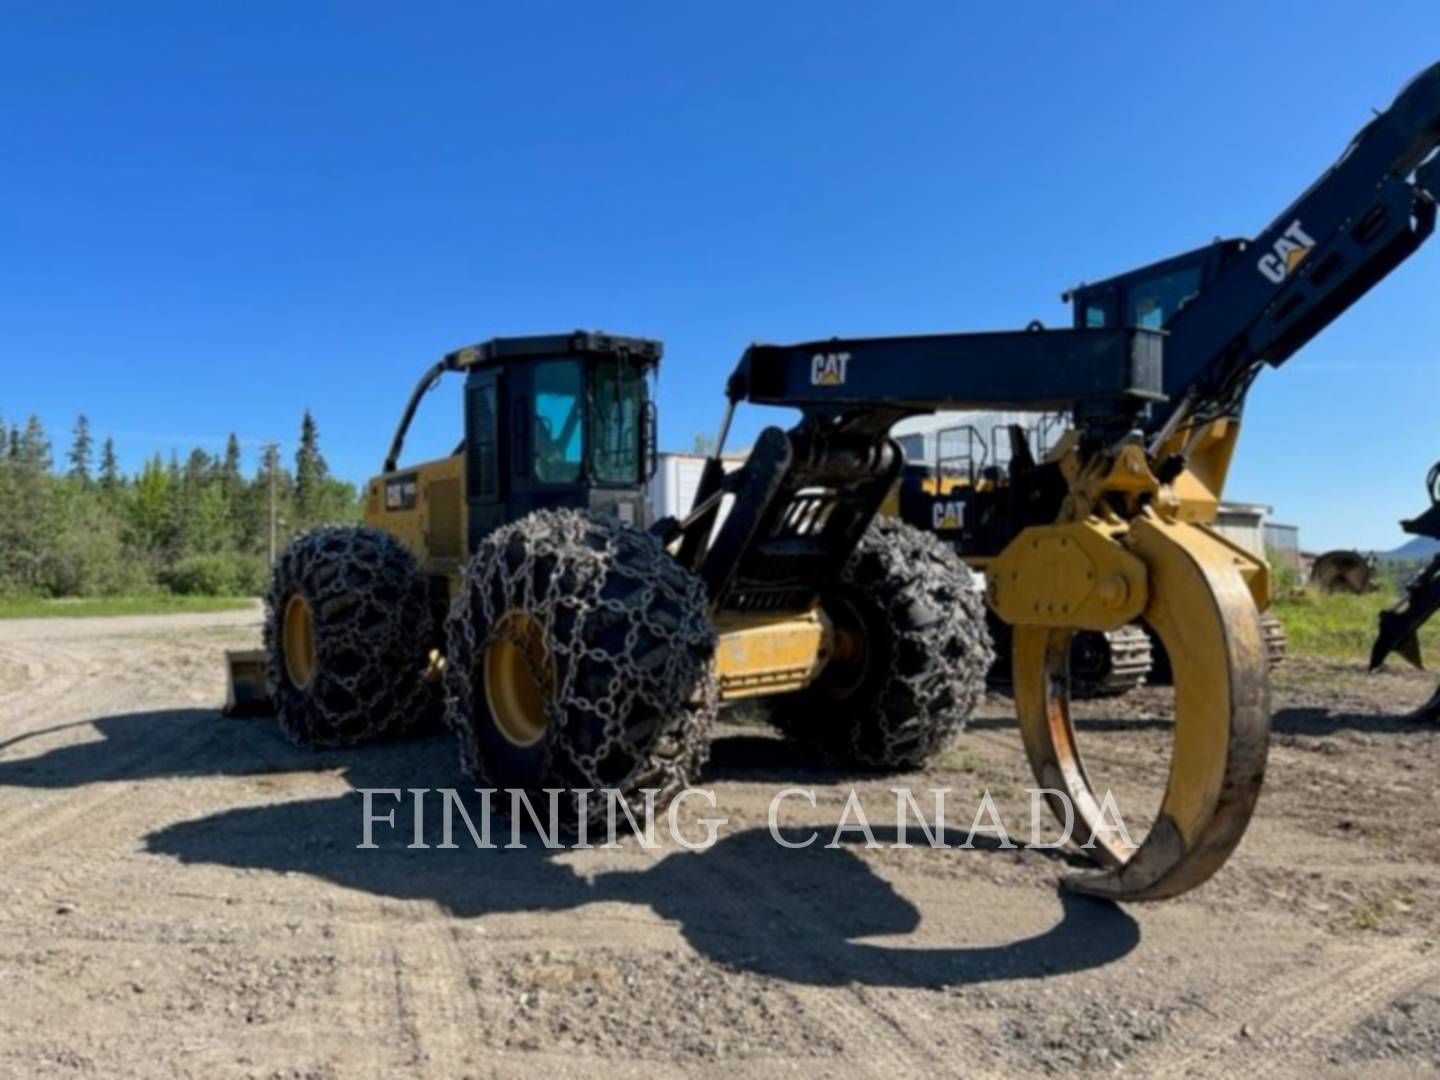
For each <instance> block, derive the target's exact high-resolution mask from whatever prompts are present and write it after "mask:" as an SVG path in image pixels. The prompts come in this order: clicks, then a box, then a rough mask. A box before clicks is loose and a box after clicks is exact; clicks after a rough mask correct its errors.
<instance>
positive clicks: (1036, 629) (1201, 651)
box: [1014, 516, 1270, 900]
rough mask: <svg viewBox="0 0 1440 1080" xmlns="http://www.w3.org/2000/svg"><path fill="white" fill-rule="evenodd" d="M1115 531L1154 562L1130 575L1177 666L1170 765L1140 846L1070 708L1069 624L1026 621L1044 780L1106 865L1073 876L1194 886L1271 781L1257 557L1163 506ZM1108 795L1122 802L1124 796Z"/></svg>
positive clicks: (1026, 676) (1158, 889)
mask: <svg viewBox="0 0 1440 1080" xmlns="http://www.w3.org/2000/svg"><path fill="white" fill-rule="evenodd" d="M1023 536H1024V534H1022V541H1023ZM1018 542H1020V541H1017V543H1018ZM1116 543H1117V544H1119V545H1120V546H1122V547H1123V548H1124V549H1125V551H1127V552H1128V553H1129V555H1131V556H1135V557H1137V558H1138V559H1139V561H1140V562H1141V563H1143V564H1144V580H1143V584H1140V583H1138V582H1134V581H1133V579H1131V582H1130V584H1129V585H1128V586H1127V588H1128V589H1129V590H1130V591H1131V592H1132V594H1133V590H1134V588H1135V586H1136V585H1137V584H1139V585H1140V587H1141V588H1143V589H1144V592H1145V606H1144V610H1143V613H1142V617H1143V618H1144V621H1145V622H1146V624H1147V625H1148V626H1149V627H1150V628H1151V629H1152V630H1153V631H1154V632H1155V633H1156V635H1157V636H1158V637H1159V638H1160V641H1161V643H1162V644H1163V645H1164V646H1165V648H1166V651H1167V652H1168V653H1169V655H1170V657H1171V658H1172V663H1173V665H1174V674H1175V735H1174V747H1173V751H1172V756H1171V760H1170V772H1169V779H1168V782H1167V786H1166V790H1165V795H1164V800H1163V802H1162V804H1161V808H1160V811H1159V813H1158V814H1157V815H1156V817H1155V823H1154V825H1153V826H1152V827H1151V829H1150V831H1149V833H1148V835H1146V837H1145V838H1144V840H1143V841H1142V842H1141V843H1140V844H1139V845H1138V846H1137V847H1130V846H1128V845H1126V844H1125V843H1124V842H1123V841H1122V840H1121V839H1119V838H1118V833H1117V832H1116V830H1115V829H1114V825H1115V822H1114V820H1113V816H1107V812H1106V807H1107V799H1106V798H1105V797H1102V796H1101V795H1099V794H1098V793H1097V790H1096V788H1095V787H1094V786H1093V785H1092V783H1091V780H1090V776H1089V774H1088V773H1087V771H1086V768H1085V764H1084V761H1083V760H1082V758H1081V756H1080V751H1079V747H1078V745H1077V741H1076V737H1075V727H1074V725H1073V723H1072V722H1071V718H1070V695H1069V655H1070V637H1071V635H1072V633H1074V629H1073V628H1072V627H1067V626H1063V625H1055V624H1053V623H1052V625H1049V626H1039V625H1020V626H1016V628H1015V645H1014V649H1015V652H1014V666H1015V703H1016V706H1017V710H1018V713H1019V718H1020V727H1021V734H1022V736H1023V738H1024V742H1025V750H1026V753H1027V755H1028V756H1029V758H1030V764H1031V767H1032V769H1033V771H1034V773H1035V776H1036V778H1037V779H1038V780H1039V782H1040V786H1041V787H1043V788H1046V789H1050V790H1053V791H1057V792H1061V793H1063V795H1064V796H1066V797H1068V803H1069V806H1068V807H1066V806H1065V805H1064V802H1065V800H1064V799H1062V798H1060V797H1057V796H1054V795H1050V796H1047V797H1048V798H1049V799H1050V800H1051V803H1052V808H1053V809H1054V810H1055V811H1056V813H1057V815H1058V816H1060V817H1061V819H1062V820H1070V821H1073V823H1074V832H1073V834H1072V835H1073V836H1074V837H1075V839H1076V841H1077V842H1078V843H1080V844H1081V845H1082V846H1085V845H1087V844H1088V845H1090V846H1089V847H1088V848H1087V850H1088V851H1089V853H1090V854H1091V856H1092V857H1093V858H1094V859H1095V860H1096V861H1097V862H1099V863H1100V864H1101V865H1102V867H1103V869H1101V870H1098V871H1094V872H1089V873H1085V874H1081V875H1078V876H1075V877H1072V878H1070V879H1068V880H1067V881H1066V883H1065V884H1066V885H1067V887H1069V888H1070V889H1072V890H1074V891H1077V892H1081V893H1086V894H1089V895H1092V896H1100V897H1105V898H1107V899H1112V900H1160V899H1165V898H1167V897H1172V896H1178V895H1179V894H1181V893H1183V892H1186V891H1188V890H1190V889H1193V888H1194V887H1195V886H1197V885H1199V884H1201V883H1202V882H1204V881H1205V880H1206V879H1208V878H1209V877H1210V876H1211V875H1212V874H1214V873H1215V872H1216V871H1217V870H1218V869H1219V868H1220V867H1221V866H1222V865H1223V864H1224V862H1225V860H1226V859H1227V858H1229V856H1230V853H1231V852H1232V851H1233V850H1234V849H1235V846H1236V845H1237V844H1238V843H1239V842H1240V838H1241V837H1242V836H1243V835H1244V833H1245V828H1246V826H1247V825H1248V824H1249V822H1250V816H1251V814H1252V813H1253V812H1254V809H1255V804H1256V800H1257V799H1258V797H1259V794H1260V786H1261V782H1262V780H1263V778H1264V774H1265V759H1266V754H1267V749H1268V744H1269V733H1270V710H1269V689H1268V682H1267V678H1266V659H1265V650H1264V644H1263V641H1262V635H1261V627H1260V615H1259V610H1258V607H1257V603H1256V596H1255V594H1254V591H1253V587H1254V586H1255V581H1256V579H1255V576H1254V573H1255V566H1254V564H1253V563H1246V562H1245V560H1244V557H1243V556H1242V555H1241V553H1239V552H1237V550H1236V549H1235V548H1233V547H1232V546H1231V545H1229V544H1227V543H1225V541H1223V540H1222V539H1221V538H1220V537H1218V536H1216V535H1215V534H1213V533H1211V532H1209V531H1208V530H1206V529H1205V528H1203V527H1200V526H1196V525H1192V524H1187V523H1183V522H1167V521H1163V520H1160V519H1158V518H1155V517H1153V516H1144V517H1140V518H1137V519H1136V520H1134V521H1133V522H1131V525H1130V529H1129V531H1128V535H1125V536H1124V537H1123V538H1117V540H1116ZM1072 546H1073V545H1072ZM1260 573H1261V575H1262V577H1261V578H1260V580H1261V581H1262V582H1263V570H1261V571H1260ZM1263 588H1264V587H1263V584H1262V586H1261V590H1262V591H1263ZM1117 594H1118V590H1117ZM1108 805H1109V806H1110V807H1111V808H1112V811H1111V814H1112V815H1113V812H1114V811H1118V810H1119V807H1118V806H1116V805H1115V804H1114V803H1113V802H1109V803H1108ZM1072 813H1073V817H1071V814H1072Z"/></svg>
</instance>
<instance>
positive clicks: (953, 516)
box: [931, 501, 965, 532]
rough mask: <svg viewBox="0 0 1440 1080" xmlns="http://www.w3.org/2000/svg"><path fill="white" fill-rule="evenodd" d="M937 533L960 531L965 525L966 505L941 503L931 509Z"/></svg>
mask: <svg viewBox="0 0 1440 1080" xmlns="http://www.w3.org/2000/svg"><path fill="white" fill-rule="evenodd" d="M931 516H932V519H933V525H934V528H935V531H936V532H942V531H945V530H948V529H959V528H962V527H963V526H964V524H965V504H964V503H962V502H939V501H937V502H936V503H935V505H934V506H933V507H932V508H931Z"/></svg>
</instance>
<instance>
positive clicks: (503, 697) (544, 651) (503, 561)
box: [445, 510, 718, 827]
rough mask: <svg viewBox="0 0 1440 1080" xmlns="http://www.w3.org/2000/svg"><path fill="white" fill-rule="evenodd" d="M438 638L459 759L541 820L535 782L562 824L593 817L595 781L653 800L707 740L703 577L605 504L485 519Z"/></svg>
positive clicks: (687, 773) (670, 790)
mask: <svg viewBox="0 0 1440 1080" xmlns="http://www.w3.org/2000/svg"><path fill="white" fill-rule="evenodd" d="M446 642H447V645H446V649H447V651H446V665H445V690H446V695H445V696H446V718H447V720H448V721H449V723H450V725H451V726H452V727H453V728H454V729H455V731H456V732H457V734H458V735H459V738H460V747H461V761H462V764H463V765H464V766H465V768H466V770H467V771H468V772H470V773H471V774H472V775H474V776H476V777H477V778H478V779H480V780H481V781H482V782H483V783H484V784H485V785H486V786H490V787H495V788H500V789H512V790H514V789H519V790H523V791H524V792H526V796H527V798H528V799H529V800H530V804H531V806H532V807H533V808H534V809H535V811H536V812H537V813H538V814H539V815H540V816H541V819H542V820H544V818H545V815H546V809H545V808H546V807H548V806H549V805H550V803H549V796H548V795H547V794H545V790H546V789H556V788H559V789H561V791H562V792H563V793H564V794H562V795H561V796H560V803H559V813H560V821H559V822H558V823H556V824H561V825H564V826H566V827H569V826H572V825H574V824H575V823H576V822H577V821H578V820H579V819H580V818H581V817H582V816H583V817H584V818H585V819H586V820H587V821H591V822H595V821H599V820H601V819H602V818H603V815H604V812H605V808H606V807H605V803H606V799H607V798H608V796H605V795H603V794H602V792H605V791H618V792H619V793H620V797H621V798H623V799H624V800H625V802H626V803H627V805H629V806H630V807H631V808H632V811H639V810H642V809H643V806H644V801H645V794H644V793H645V792H646V791H658V794H656V796H655V806H656V808H657V809H658V808H660V807H663V806H664V805H666V804H667V803H668V802H669V801H670V800H671V799H672V798H673V797H674V796H675V795H676V794H677V793H678V792H679V791H681V790H682V789H684V788H685V787H686V786H687V785H688V784H690V783H691V782H692V781H693V780H694V779H695V778H696V776H697V775H698V773H699V771H700V768H701V766H702V765H703V764H704V761H705V759H706V757H707V755H708V753H709V736H710V727H711V725H712V723H713V721H714V718H715V713H716V710H717V707H718V706H717V701H718V694H717V688H716V684H715V680H714V677H713V674H712V672H711V660H712V657H713V655H714V651H715V635H714V632H713V631H712V630H711V627H710V620H709V614H708V604H707V602H706V597H705V588H704V585H703V584H702V583H701V582H700V580H699V578H697V577H695V576H694V575H693V574H690V573H688V572H687V571H685V570H684V569H682V568H681V567H680V566H679V564H677V563H676V562H675V561H674V560H673V559H671V558H670V556H669V555H667V554H666V553H665V550H664V549H663V548H662V547H661V546H660V543H659V541H658V540H656V539H655V538H654V537H653V536H651V535H649V534H648V533H644V532H641V531H639V530H637V529H634V528H631V527H629V526H626V525H623V524H621V523H620V522H619V521H618V520H616V519H614V518H610V517H606V516H601V515H596V514H590V513H586V512H582V511H577V510H545V511H539V512H536V513H533V514H530V515H528V516H527V517H524V518H522V519H520V520H519V521H517V522H513V523H512V524H510V525H507V526H504V527H503V528H500V529H497V530H496V531H495V532H493V533H491V534H490V535H489V536H487V537H486V538H485V540H484V541H483V542H482V543H481V544H480V546H479V548H478V549H477V550H476V552H475V554H474V556H473V557H472V558H471V560H470V562H469V564H468V565H467V566H466V568H465V573H464V576H463V580H462V584H461V590H460V593H459V595H458V596H457V597H456V599H455V602H454V604H453V605H452V606H451V609H450V616H449V618H448V619H447V621H446ZM587 790H588V791H589V792H590V794H588V795H587V796H585V797H584V798H583V800H582V799H581V798H580V797H579V796H577V795H576V794H575V793H577V792H580V791H587ZM508 806H509V802H508V799H506V800H504V801H502V804H501V806H500V808H501V809H505V808H508ZM637 820H639V818H638V816H637Z"/></svg>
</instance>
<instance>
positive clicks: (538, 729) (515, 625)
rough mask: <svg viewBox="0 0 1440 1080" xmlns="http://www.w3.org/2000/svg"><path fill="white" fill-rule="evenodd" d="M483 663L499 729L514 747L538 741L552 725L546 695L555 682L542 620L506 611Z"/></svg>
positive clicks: (529, 744)
mask: <svg viewBox="0 0 1440 1080" xmlns="http://www.w3.org/2000/svg"><path fill="white" fill-rule="evenodd" d="M482 663H483V665H484V672H485V700H486V702H487V703H488V704H489V706H490V715H491V717H492V718H493V719H494V721H495V728H496V730H497V731H499V732H500V734H501V735H502V736H503V737H504V738H505V740H506V741H507V742H510V743H512V744H513V745H515V746H519V747H526V746H534V745H535V744H536V743H538V742H539V741H540V740H541V739H543V738H544V737H545V731H546V729H547V728H548V727H549V726H550V719H549V717H548V716H547V715H546V712H545V699H546V697H547V696H548V692H549V689H550V687H551V686H552V685H553V684H554V673H553V670H552V667H551V662H550V650H549V649H548V648H547V647H546V645H545V627H544V625H543V624H542V623H541V622H540V621H539V620H538V619H535V618H534V617H533V616H531V615H528V614H527V613H525V612H523V611H510V612H507V613H506V614H505V616H504V617H502V618H501V620H500V622H499V624H498V625H497V626H496V628H495V638H494V640H493V641H491V642H490V644H489V645H487V646H486V647H485V654H484V657H483V660H482Z"/></svg>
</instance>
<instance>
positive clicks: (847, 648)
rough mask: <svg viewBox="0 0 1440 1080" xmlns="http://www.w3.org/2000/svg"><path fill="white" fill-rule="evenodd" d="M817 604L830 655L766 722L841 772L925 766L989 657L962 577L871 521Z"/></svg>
mask: <svg viewBox="0 0 1440 1080" xmlns="http://www.w3.org/2000/svg"><path fill="white" fill-rule="evenodd" d="M820 604H821V607H822V608H824V609H825V612H826V614H827V615H828V616H829V617H830V619H831V622H832V623H833V624H834V626H835V631H836V653H837V655H836V657H835V658H834V659H832V660H831V662H830V664H829V665H828V666H827V667H826V669H825V671H824V672H822V673H821V676H820V678H819V679H818V680H817V681H816V682H814V683H812V684H811V685H810V686H808V687H806V688H805V689H804V690H802V691H799V692H798V693H795V694H786V695H784V696H782V697H777V698H774V699H772V700H771V702H770V719H771V722H772V723H774V724H775V726H776V727H778V728H779V729H780V730H781V731H782V732H784V733H785V734H787V735H790V736H792V737H794V738H797V739H802V740H804V741H807V742H810V743H813V744H815V745H817V746H818V747H819V748H820V749H821V750H823V751H824V752H825V753H826V754H827V755H828V756H829V757H831V758H832V759H834V760H836V761H838V762H840V763H843V764H846V765H855V766H860V767H862V768H867V769H874V770H881V771H898V770H904V769H914V768H918V767H920V766H922V765H924V764H925V762H926V761H928V760H929V759H930V757H931V756H932V755H934V754H935V753H936V752H937V751H939V750H941V749H943V748H944V747H945V746H946V745H947V744H948V743H949V742H950V741H951V739H952V738H954V736H955V735H956V734H958V733H959V732H960V731H961V730H962V729H963V728H964V726H965V723H966V721H967V720H968V719H969V718H970V714H971V713H972V712H974V710H975V706H976V705H977V704H978V703H979V701H980V697H981V695H982V694H983V693H984V691H985V674H986V672H987V671H988V670H989V668H990V663H991V660H992V659H993V657H994V653H993V651H992V649H991V645H990V636H989V632H988V631H987V629H986V626H985V601H984V598H983V596H982V595H981V593H980V591H979V589H978V588H976V585H975V580H974V577H973V575H972V574H971V572H970V570H969V568H968V567H966V565H965V564H964V563H963V562H962V561H961V560H960V557H959V556H958V555H956V554H955V552H954V550H953V549H951V548H950V547H948V546H947V545H945V544H943V543H941V542H940V541H939V540H937V539H935V537H934V536H932V535H930V534H929V533H926V532H922V531H921V530H919V529H915V528H912V527H910V526H909V525H906V524H904V523H903V522H900V521H897V520H895V519H893V518H884V517H882V518H876V519H875V521H874V522H873V523H872V524H871V526H870V529H869V531H868V532H867V533H866V534H865V537H864V539H863V540H862V541H861V542H860V545H859V547H858V548H857V549H856V551H855V552H854V554H853V555H851V557H850V560H849V561H848V562H847V563H846V564H845V568H844V570H843V571H842V572H841V575H840V581H839V582H838V583H837V584H836V585H835V586H834V587H832V588H830V589H828V590H826V592H825V593H824V594H823V595H822V596H821V598H820ZM856 646H858V652H857V649H856Z"/></svg>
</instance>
